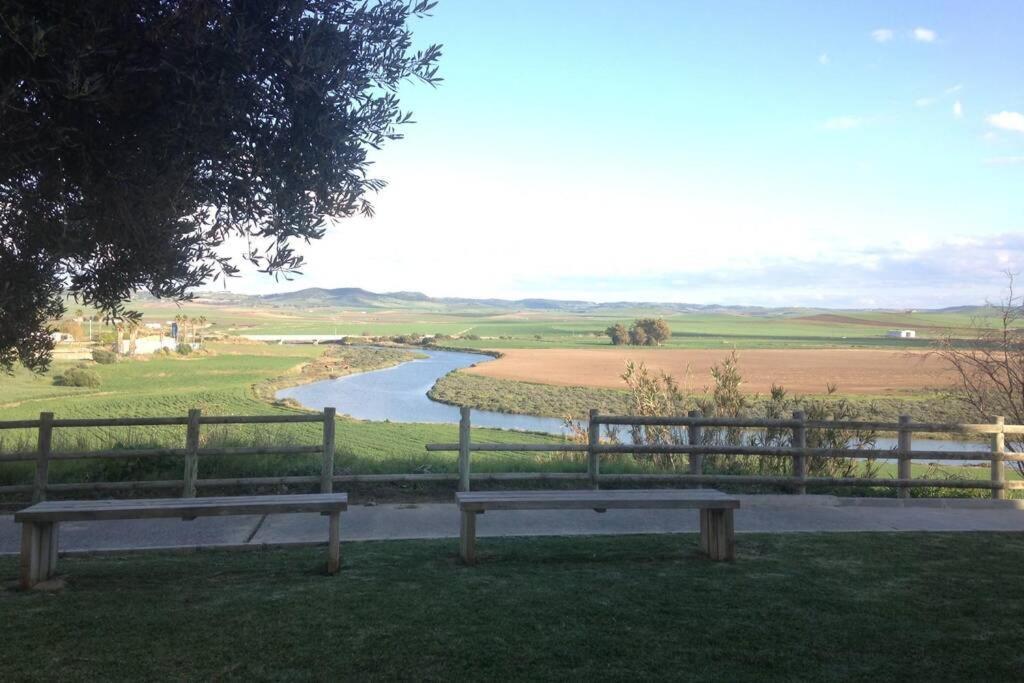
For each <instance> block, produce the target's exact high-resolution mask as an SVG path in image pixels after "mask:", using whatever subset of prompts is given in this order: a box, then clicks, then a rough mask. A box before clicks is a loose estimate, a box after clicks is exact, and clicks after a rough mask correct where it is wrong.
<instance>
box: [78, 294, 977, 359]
mask: <svg viewBox="0 0 1024 683" xmlns="http://www.w3.org/2000/svg"><path fill="white" fill-rule="evenodd" d="M136 307H137V308H138V309H139V310H140V311H141V312H142V313H143V314H144V320H145V321H154V322H163V321H167V320H171V319H173V318H174V316H175V315H177V314H184V315H185V316H187V317H190V318H198V317H199V316H204V317H205V318H207V319H208V321H209V322H210V323H211V325H210V327H209V328H208V331H210V332H217V333H223V334H339V335H364V336H395V335H408V334H422V335H450V336H456V337H460V338H457V339H452V340H445V342H444V343H445V345H448V346H455V347H462V348H481V347H486V348H496V349H502V348H589V347H594V346H601V345H607V344H608V343H609V341H608V338H607V337H605V336H604V330H605V329H606V328H608V327H609V326H611V325H614V324H616V323H623V324H625V325H627V326H628V325H629V323H630V322H631V321H632V320H634V319H635V318H637V317H644V316H656V317H661V316H662V315H663V317H665V319H666V321H667V322H668V323H669V326H670V327H671V329H672V337H671V339H670V340H669V341H667V342H666V343H665V346H666V347H668V348H711V349H715V348H723V347H729V348H732V347H735V348H740V349H745V348H897V349H914V348H916V349H920V348H927V347H928V346H930V345H931V344H932V343H934V341H935V339H937V338H938V337H940V336H942V335H944V334H947V333H951V334H953V335H954V336H967V337H969V336H971V330H970V327H971V325H972V324H973V323H976V322H978V321H979V320H983V317H984V315H988V314H991V313H992V312H993V311H992V310H991V309H978V310H976V311H972V312H970V313H965V312H929V311H920V312H888V311H869V310H865V311H856V310H854V311H846V310H844V311H824V310H817V309H777V310H771V309H769V310H757V309H753V310H749V311H742V310H738V311H736V312H730V311H721V312H714V313H705V312H693V313H673V312H671V311H669V312H663V311H659V310H658V309H657V308H644V309H627V308H620V309H614V308H613V309H602V310H601V312H600V313H597V314H595V313H589V312H573V311H566V310H558V311H540V310H524V311H516V310H510V309H505V308H486V307H466V306H449V307H439V306H435V305H431V306H424V307H416V306H412V305H407V306H404V307H400V308H374V307H366V308H365V310H363V309H353V308H342V307H337V306H329V305H316V306H312V305H308V306H301V305H273V306H271V305H267V304H248V305H235V306H231V305H214V304H210V303H185V304H183V305H182V306H181V307H176V306H174V305H172V304H166V303H159V302H153V301H148V300H147V301H142V302H139V305H138V306H136ZM978 314H982V317H981V318H977V317H976V315H978ZM898 328H908V329H915V330H916V331H917V334H918V338H917V339H892V338H889V337H886V332H887V331H889V330H892V329H898ZM97 329H98V328H97ZM467 337H469V338H467Z"/></svg>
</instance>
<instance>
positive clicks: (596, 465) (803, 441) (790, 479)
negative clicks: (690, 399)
mask: <svg viewBox="0 0 1024 683" xmlns="http://www.w3.org/2000/svg"><path fill="white" fill-rule="evenodd" d="M602 425H607V426H625V427H637V426H654V427H675V428H685V434H686V438H685V443H672V444H669V443H659V444H653V445H650V444H644V445H637V444H612V443H602V442H601V436H600V435H601V427H602ZM722 427H724V428H733V429H744V430H746V429H770V430H777V431H781V430H787V431H790V432H791V434H792V437H791V443H792V445H791V446H787V447H777V446H767V445H765V446H758V445H742V446H739V445H729V444H716V443H707V439H705V438H704V431H703V430H704V429H705V428H722ZM815 429H819V430H857V431H876V432H877V431H880V432H894V433H896V434H897V437H898V438H897V444H898V446H897V448H896V449H895V450H890V449H877V448H861V449H831V448H808V447H807V434H808V431H809V430H815ZM470 432H471V413H470V410H469V409H468V408H463V409H462V413H461V420H460V423H459V443H456V444H428V445H427V450H428V451H458V453H459V460H458V466H459V490H461V491H468V490H470V480H471V479H478V478H479V479H563V480H582V481H586V482H588V483H589V484H590V485H591V486H592V487H593V488H598V487H599V486H600V484H601V483H604V482H608V483H614V482H642V481H655V480H658V481H674V482H678V483H683V484H692V485H703V484H710V485H720V484H729V483H731V484H743V485H770V486H782V487H787V488H791V489H792V490H794V491H796V492H797V493H806V492H807V487H808V486H814V485H820V486H884V487H894V488H896V489H898V496H899V497H900V498H908V497H910V489H911V488H924V487H945V488H962V489H988V490H991V492H992V497H993V498H1005V496H1006V491H1008V490H1013V489H1024V481H1007V480H1006V473H1005V468H1004V463H1006V462H1024V454H1020V453H1007V452H1006V444H1005V435H1006V434H1024V425H1007V424H1004V419H1003V418H1002V417H997V418H996V419H995V420H994V421H993V423H992V424H953V423H949V424H947V423H930V422H912V421H911V420H910V417H909V416H906V415H903V416H901V417H900V419H899V422H868V421H840V420H808V419H807V417H806V415H805V414H804V413H802V412H795V413H793V417H792V419H789V420H769V419H748V418H712V417H703V416H702V415H701V413H700V411H691V412H690V413H689V414H688V415H686V416H674V417H637V416H633V415H601V414H599V413H598V412H597V411H596V410H591V411H590V420H589V423H588V426H587V443H586V444H583V443H563V444H495V443H476V442H474V441H472V440H471V439H470ZM915 433H942V434H956V435H978V434H984V435H988V436H989V438H990V444H991V445H990V448H989V449H988V450H980V449H979V450H970V451H943V450H927V449H915V448H914V439H913V436H914V434H915ZM474 451H475V452H484V451H486V452H523V451H535V452H544V451H549V452H563V453H564V452H574V453H585V454H586V455H587V471H586V473H568V472H567V473H523V472H517V473H513V474H506V475H501V474H487V475H482V476H479V477H478V476H477V475H472V474H471V472H470V455H471V453H473V452H474ZM612 453H624V454H662V453H665V454H685V455H687V456H688V472H687V473H665V474H602V473H601V456H602V455H604V454H612ZM705 455H723V456H750V455H771V456H784V457H790V458H792V459H793V460H792V469H791V472H792V474H791V475H790V476H762V475H733V474H704V462H703V457H704V456H705ZM810 457H820V458H876V459H877V458H887V459H890V458H891V459H895V460H896V461H897V476H896V478H894V479H893V478H881V477H873V478H868V477H843V478H840V477H809V476H807V459H808V458H810ZM914 460H926V461H928V462H935V461H946V460H957V461H979V462H988V463H990V470H989V472H990V474H989V478H988V479H927V478H914V477H913V476H912V472H911V464H912V463H913V461H914Z"/></svg>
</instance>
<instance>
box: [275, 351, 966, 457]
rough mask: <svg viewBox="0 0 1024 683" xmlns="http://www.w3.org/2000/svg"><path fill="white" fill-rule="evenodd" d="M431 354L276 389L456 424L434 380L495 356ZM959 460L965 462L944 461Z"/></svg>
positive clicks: (496, 416) (525, 420)
mask: <svg viewBox="0 0 1024 683" xmlns="http://www.w3.org/2000/svg"><path fill="white" fill-rule="evenodd" d="M421 353H422V354H423V355H425V356H426V358H418V359H415V360H411V361H408V362H405V363H402V364H400V365H396V366H394V367H390V368H385V369H383V370H373V371H370V372H363V373H359V374H355V375H346V376H345V377H339V378H338V379H329V380H323V381H321V382H313V383H312V384H303V385H301V386H297V387H289V388H287V389H282V390H280V391H278V392H277V397H278V398H290V399H293V400H295V401H298V402H299V403H300V404H302V405H303V406H305V407H307V408H312V409H314V410H321V409H323V408H324V407H326V406H333V407H335V408H337V410H338V412H339V413H342V414H346V415H350V416H352V417H354V418H357V419H360V420H375V421H381V422H382V421H390V422H434V423H442V424H445V423H457V422H458V421H459V409H458V408H457V407H455V406H450V405H446V404H444V403H438V402H437V401H432V400H431V399H430V398H428V397H427V392H428V391H429V390H430V388H431V387H432V386H434V383H435V382H436V381H437V380H438V379H440V378H441V377H443V376H445V375H446V374H448V373H449V372H451V371H452V370H458V369H461V368H468V367H470V366H473V365H476V364H478V363H486V362H489V361H491V360H492V358H491V357H490V356H485V355H481V354H478V353H466V352H460V351H437V350H431V349H424V350H423V351H421ZM473 426H474V427H496V428H498V429H518V430H524V431H534V432H544V433H548V434H564V433H565V432H566V429H565V427H564V425H563V424H562V420H560V419H558V418H554V417H538V416H535V415H514V414H511V413H496V412H490V411H486V410H474V411H473ZM895 447H896V440H895V439H893V438H885V437H880V438H879V439H878V440H877V443H876V448H879V449H888V448H895ZM924 447H925V448H927V449H928V450H935V451H939V450H943V451H945V450H948V451H966V450H984V449H985V448H986V446H984V445H982V444H979V443H976V442H966V441H952V440H943V439H928V440H927V446H924ZM945 462H946V464H956V463H958V462H960V461H945Z"/></svg>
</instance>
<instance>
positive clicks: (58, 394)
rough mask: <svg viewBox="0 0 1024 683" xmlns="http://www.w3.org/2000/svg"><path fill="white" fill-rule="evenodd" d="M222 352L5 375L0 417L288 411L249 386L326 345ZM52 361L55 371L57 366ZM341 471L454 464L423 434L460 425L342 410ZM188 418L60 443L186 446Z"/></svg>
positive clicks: (305, 434)
mask: <svg viewBox="0 0 1024 683" xmlns="http://www.w3.org/2000/svg"><path fill="white" fill-rule="evenodd" d="M212 348H213V349H214V350H215V353H216V355H213V356H195V357H190V358H186V359H182V358H175V357H170V358H163V357H155V358H153V359H151V360H138V361H131V362H124V363H118V364H117V365H96V366H94V367H93V369H94V370H95V371H96V372H97V373H98V374H99V375H100V377H101V378H102V385H101V386H100V387H99V388H98V389H78V388H69V387H56V386H53V384H52V379H51V377H50V375H47V376H43V377H39V376H34V375H30V374H28V373H19V374H17V375H15V376H14V377H0V395H2V396H3V401H4V403H3V404H2V405H0V420H13V419H22V418H32V417H36V416H38V414H39V413H40V412H41V411H52V412H54V413H55V414H56V415H57V416H58V417H96V416H140V417H145V416H158V415H185V414H186V413H187V411H188V409H189V408H194V407H198V408H200V409H202V411H203V412H204V413H205V414H207V415H269V414H290V413H294V412H295V411H294V410H293V409H289V408H286V407H279V406H273V405H271V404H269V403H267V402H265V401H261V400H259V399H258V398H257V397H256V396H255V395H254V392H253V386H254V385H256V384H259V383H262V382H264V381H266V380H268V379H270V378H273V377H278V376H280V375H282V374H286V373H289V372H293V373H294V372H296V370H297V368H298V367H300V366H301V365H302V364H304V363H308V362H310V361H312V360H314V359H315V358H317V357H318V356H319V355H321V354H322V353H324V350H325V349H324V347H314V346H293V345H286V346H275V345H263V344H245V345H229V344H224V345H213V347H212ZM61 370H62V368H61V367H60V366H55V367H54V368H53V370H52V372H51V373H50V374H51V375H52V374H53V373H59V372H60V371H61ZM479 433H480V435H481V436H480V438H481V439H482V440H487V441H495V442H506V443H507V442H510V441H513V442H524V441H525V442H537V441H543V440H547V437H542V436H537V435H530V434H522V433H514V432H502V431H499V430H479ZM204 435H205V438H207V439H208V440H209V441H208V442H207V443H209V444H210V445H213V444H216V443H227V444H239V443H241V444H256V445H263V444H278V445H288V444H316V443H319V441H320V429H319V427H318V426H317V425H265V426H256V427H252V426H244V427H243V426H236V427H211V428H208V429H205V430H204ZM34 438H35V432H34V431H29V430H24V431H18V430H11V431H5V432H0V451H4V452H7V451H12V450H17V449H21V448H26V449H27V448H31V447H32V446H33V444H34ZM336 440H337V445H338V456H337V464H336V469H337V471H338V472H339V473H342V472H347V471H349V472H354V473H380V472H414V471H420V472H424V471H425V472H430V471H444V472H453V471H455V469H456V468H455V454H449V453H427V452H426V451H425V449H424V444H426V443H431V442H451V441H456V440H458V428H457V427H456V426H454V425H428V424H399V423H388V422H383V423H381V422H374V423H371V422H361V421H356V420H341V421H339V423H338V425H337V433H336ZM183 443H184V428H183V427H135V428H103V429H75V430H71V429H67V430H57V432H56V435H55V448H57V449H61V450H63V449H68V450H89V449H96V448H110V447H116V446H130V445H138V446H141V445H148V444H156V445H166V446H175V447H177V446H180V445H182V444H183ZM521 461H523V458H522V457H520V456H516V455H515V454H511V455H509V456H507V457H505V458H500V457H498V456H481V457H480V458H478V466H477V469H478V470H479V471H487V470H489V469H495V468H499V467H500V468H507V467H512V468H516V467H520V468H521V467H522V464H521ZM180 471H181V465H180V463H179V462H178V459H176V458H161V459H145V460H138V461H136V460H128V461H125V460H118V461H107V462H104V463H91V462H88V461H65V462H59V463H54V464H53V465H52V466H51V473H52V476H53V480H54V481H78V480H81V479H82V478H83V477H94V476H95V475H96V474H97V473H99V474H100V476H98V477H96V478H99V479H108V480H109V479H130V478H143V479H146V478H162V477H169V478H180ZM200 472H201V476H204V477H214V476H241V475H260V474H265V475H280V476H285V475H291V474H314V473H317V472H319V460H318V457H317V456H291V457H277V456H265V457H264V456H255V457H249V456H246V457H235V458H208V459H204V460H203V462H202V464H201V465H200ZM30 480H31V468H30V467H29V465H28V464H19V465H10V464H9V465H3V466H0V484H6V483H25V482H27V481H30Z"/></svg>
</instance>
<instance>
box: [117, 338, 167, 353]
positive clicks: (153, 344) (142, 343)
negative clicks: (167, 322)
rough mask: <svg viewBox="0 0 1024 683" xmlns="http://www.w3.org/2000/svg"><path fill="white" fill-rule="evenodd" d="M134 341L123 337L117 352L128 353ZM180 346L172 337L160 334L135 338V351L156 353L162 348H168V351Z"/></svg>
mask: <svg viewBox="0 0 1024 683" xmlns="http://www.w3.org/2000/svg"><path fill="white" fill-rule="evenodd" d="M131 347H132V343H131V340H129V339H122V340H121V343H120V345H119V346H118V348H117V352H118V353H120V354H122V355H127V354H128V352H129V351H130V350H131ZM176 348H178V343H177V342H176V341H174V339H172V338H171V337H165V336H163V335H160V336H159V337H156V336H153V337H139V338H138V339H136V340H135V353H136V354H139V355H141V354H145V353H156V352H157V351H159V350H160V349H167V350H168V351H174V350H175V349H176Z"/></svg>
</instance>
